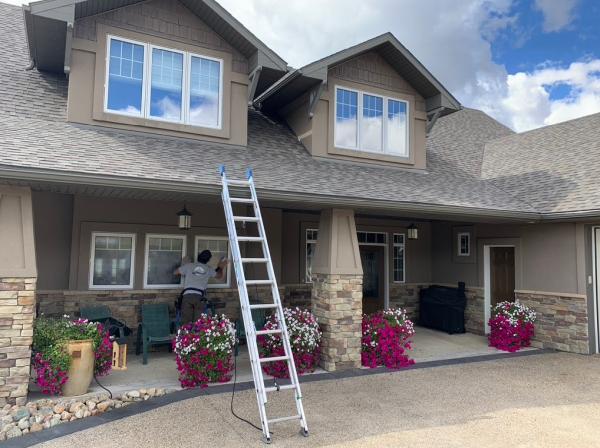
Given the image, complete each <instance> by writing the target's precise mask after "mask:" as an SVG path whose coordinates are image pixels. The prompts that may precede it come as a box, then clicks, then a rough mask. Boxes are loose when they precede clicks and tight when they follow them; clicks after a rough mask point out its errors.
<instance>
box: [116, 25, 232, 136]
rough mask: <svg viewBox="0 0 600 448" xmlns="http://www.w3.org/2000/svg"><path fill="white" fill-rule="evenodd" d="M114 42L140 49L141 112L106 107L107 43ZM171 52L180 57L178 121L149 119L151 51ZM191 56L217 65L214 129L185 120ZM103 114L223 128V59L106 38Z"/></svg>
mask: <svg viewBox="0 0 600 448" xmlns="http://www.w3.org/2000/svg"><path fill="white" fill-rule="evenodd" d="M111 39H116V40H119V41H122V42H128V43H130V44H135V45H141V46H143V47H144V68H143V79H142V105H141V113H140V114H139V115H137V114H130V113H127V112H122V111H116V110H112V109H109V108H108V80H109V76H110V70H109V68H110V40H111ZM154 48H156V49H158V50H165V51H171V52H173V53H179V54H182V55H183V79H182V86H181V97H182V98H181V119H180V120H168V119H165V118H160V117H152V116H150V91H151V88H152V49H154ZM192 57H197V58H202V59H208V60H211V61H217V62H218V63H219V112H218V117H217V126H210V125H198V124H194V123H191V122H190V121H189V112H190V101H191V99H190V78H191V76H190V74H191V72H190V71H191V67H192V62H191V61H192ZM104 65H105V67H104V112H105V113H107V114H114V115H124V116H126V117H135V118H141V119H144V120H152V121H160V122H164V123H174V124H183V125H186V126H193V127H196V128H206V129H223V67H224V60H223V59H220V58H215V57H212V56H206V55H202V54H198V53H191V52H188V51H183V50H178V49H176V48H169V47H162V46H160V45H154V44H150V43H147V42H140V41H136V40H132V39H127V38H124V37H120V36H116V35H113V34H107V35H106V55H105V63H104Z"/></svg>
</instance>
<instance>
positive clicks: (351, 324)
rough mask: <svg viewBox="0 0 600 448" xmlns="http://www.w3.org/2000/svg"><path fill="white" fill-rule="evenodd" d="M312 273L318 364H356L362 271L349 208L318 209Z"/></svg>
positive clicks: (337, 366) (331, 366)
mask: <svg viewBox="0 0 600 448" xmlns="http://www.w3.org/2000/svg"><path fill="white" fill-rule="evenodd" d="M312 274H313V279H312V280H313V287H312V310H313V313H314V315H315V316H316V317H317V319H318V320H319V323H320V324H321V328H322V329H323V341H322V351H321V366H322V367H323V368H324V369H325V370H328V371H334V370H340V369H345V368H352V367H360V345H361V344H360V339H361V322H362V280H363V271H362V265H361V261H360V252H359V249H358V240H357V238H356V224H355V222H354V211H353V210H341V209H328V210H323V211H322V212H321V219H320V222H319V234H318V238H317V245H316V248H315V254H314V258H313V264H312Z"/></svg>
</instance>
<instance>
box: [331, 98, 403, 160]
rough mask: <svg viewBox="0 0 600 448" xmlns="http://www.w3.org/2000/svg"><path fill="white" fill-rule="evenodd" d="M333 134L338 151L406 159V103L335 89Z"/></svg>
mask: <svg viewBox="0 0 600 448" xmlns="http://www.w3.org/2000/svg"><path fill="white" fill-rule="evenodd" d="M334 134H335V146H337V147H339V148H345V149H354V150H358V151H369V152H376V153H382V154H390V155H395V156H400V157H408V156H409V146H408V141H409V139H408V103H407V102H406V101H402V100H398V99H394V98H388V97H385V96H381V95H374V94H370V93H365V92H360V91H357V90H352V89H347V88H341V87H336V88H335V130H334Z"/></svg>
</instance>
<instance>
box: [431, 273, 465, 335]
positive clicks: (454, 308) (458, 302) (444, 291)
mask: <svg viewBox="0 0 600 448" xmlns="http://www.w3.org/2000/svg"><path fill="white" fill-rule="evenodd" d="M466 306H467V297H466V296H465V284H464V283H463V282H459V284H458V288H450V287H447V286H437V285H433V286H430V287H429V288H426V289H422V290H421V292H420V293H419V325H421V326H423V327H427V328H433V329H435V330H441V331H445V332H447V333H448V334H454V333H464V332H465V307H466Z"/></svg>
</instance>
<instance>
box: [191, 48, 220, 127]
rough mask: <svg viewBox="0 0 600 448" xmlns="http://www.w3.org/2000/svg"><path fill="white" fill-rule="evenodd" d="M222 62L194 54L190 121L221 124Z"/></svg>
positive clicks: (203, 123)
mask: <svg viewBox="0 0 600 448" xmlns="http://www.w3.org/2000/svg"><path fill="white" fill-rule="evenodd" d="M220 84H221V63H220V62H219V61H213V60H211V59H204V58H199V57H196V56H192V64H191V69H190V98H189V101H190V123H191V124H195V125H200V126H211V127H218V126H219V106H220V102H221V98H220V90H221V86H220Z"/></svg>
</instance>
